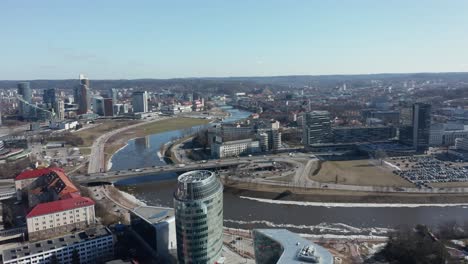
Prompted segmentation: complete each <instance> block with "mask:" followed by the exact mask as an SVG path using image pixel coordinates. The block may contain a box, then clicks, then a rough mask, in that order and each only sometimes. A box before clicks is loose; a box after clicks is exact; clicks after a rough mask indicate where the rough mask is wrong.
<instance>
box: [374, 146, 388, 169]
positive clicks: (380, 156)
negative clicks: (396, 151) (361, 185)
mask: <svg viewBox="0 0 468 264" xmlns="http://www.w3.org/2000/svg"><path fill="white" fill-rule="evenodd" d="M386 157H387V153H386V152H385V151H384V150H382V149H378V150H377V151H376V152H375V158H376V159H379V160H380V165H382V164H383V159H385V158H386Z"/></svg>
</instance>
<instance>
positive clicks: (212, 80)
mask: <svg viewBox="0 0 468 264" xmlns="http://www.w3.org/2000/svg"><path fill="white" fill-rule="evenodd" d="M437 79H440V80H444V81H448V82H468V73H467V72H449V73H382V74H359V75H291V76H260V77H206V78H175V79H132V80H127V79H120V80H92V79H91V80H90V81H91V87H92V88H93V89H98V90H100V89H108V88H128V87H137V88H141V89H152V88H155V87H164V88H170V87H181V88H184V87H192V88H193V87H195V88H197V89H203V88H204V87H213V86H225V85H227V86H234V87H232V88H235V86H237V85H240V86H247V85H253V84H258V85H262V86H264V85H271V86H285V87H304V86H306V85H321V86H325V87H326V86H333V85H336V83H340V82H362V81H370V80H381V81H388V82H391V81H403V80H415V81H423V80H437ZM19 81H25V80H3V81H2V80H0V89H6V88H15V87H16V84H17V83H18V82H19ZM26 81H27V80H26ZM29 81H30V82H31V86H32V87H33V88H34V89H45V88H61V89H71V88H73V87H74V86H76V85H77V83H78V80H77V79H68V80H29Z"/></svg>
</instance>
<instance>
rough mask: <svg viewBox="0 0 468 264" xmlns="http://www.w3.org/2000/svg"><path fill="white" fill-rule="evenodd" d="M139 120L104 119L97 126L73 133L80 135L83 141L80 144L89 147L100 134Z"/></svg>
mask: <svg viewBox="0 0 468 264" xmlns="http://www.w3.org/2000/svg"><path fill="white" fill-rule="evenodd" d="M139 122H140V121H136V120H105V121H102V122H100V123H99V124H98V125H97V126H95V127H92V128H89V129H85V130H83V131H78V132H76V133H75V135H77V136H79V137H81V138H82V139H83V141H84V143H83V145H82V146H86V147H89V146H91V145H92V144H93V142H94V140H95V139H96V138H98V137H99V136H100V135H102V134H104V133H107V132H109V131H112V130H114V129H118V128H121V127H126V126H129V125H133V124H136V123H139Z"/></svg>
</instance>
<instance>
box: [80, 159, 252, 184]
mask: <svg viewBox="0 0 468 264" xmlns="http://www.w3.org/2000/svg"><path fill="white" fill-rule="evenodd" d="M248 163H250V161H249V160H222V161H208V162H205V163H203V162H198V163H186V164H176V165H172V164H171V165H163V166H153V167H147V168H138V169H129V170H121V171H109V172H104V173H91V174H87V175H79V176H74V177H73V179H74V180H75V181H77V182H80V183H93V182H115V181H119V180H124V179H129V178H135V177H140V176H147V175H157V174H161V173H170V172H187V171H191V170H207V169H222V168H228V167H235V166H238V165H241V164H248Z"/></svg>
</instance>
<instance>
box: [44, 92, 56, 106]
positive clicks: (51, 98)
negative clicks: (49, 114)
mask: <svg viewBox="0 0 468 264" xmlns="http://www.w3.org/2000/svg"><path fill="white" fill-rule="evenodd" d="M42 102H43V103H44V105H46V106H47V107H48V108H53V107H54V106H55V104H56V103H57V96H56V94H55V89H54V88H50V89H45V90H44V93H43V95H42Z"/></svg>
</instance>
